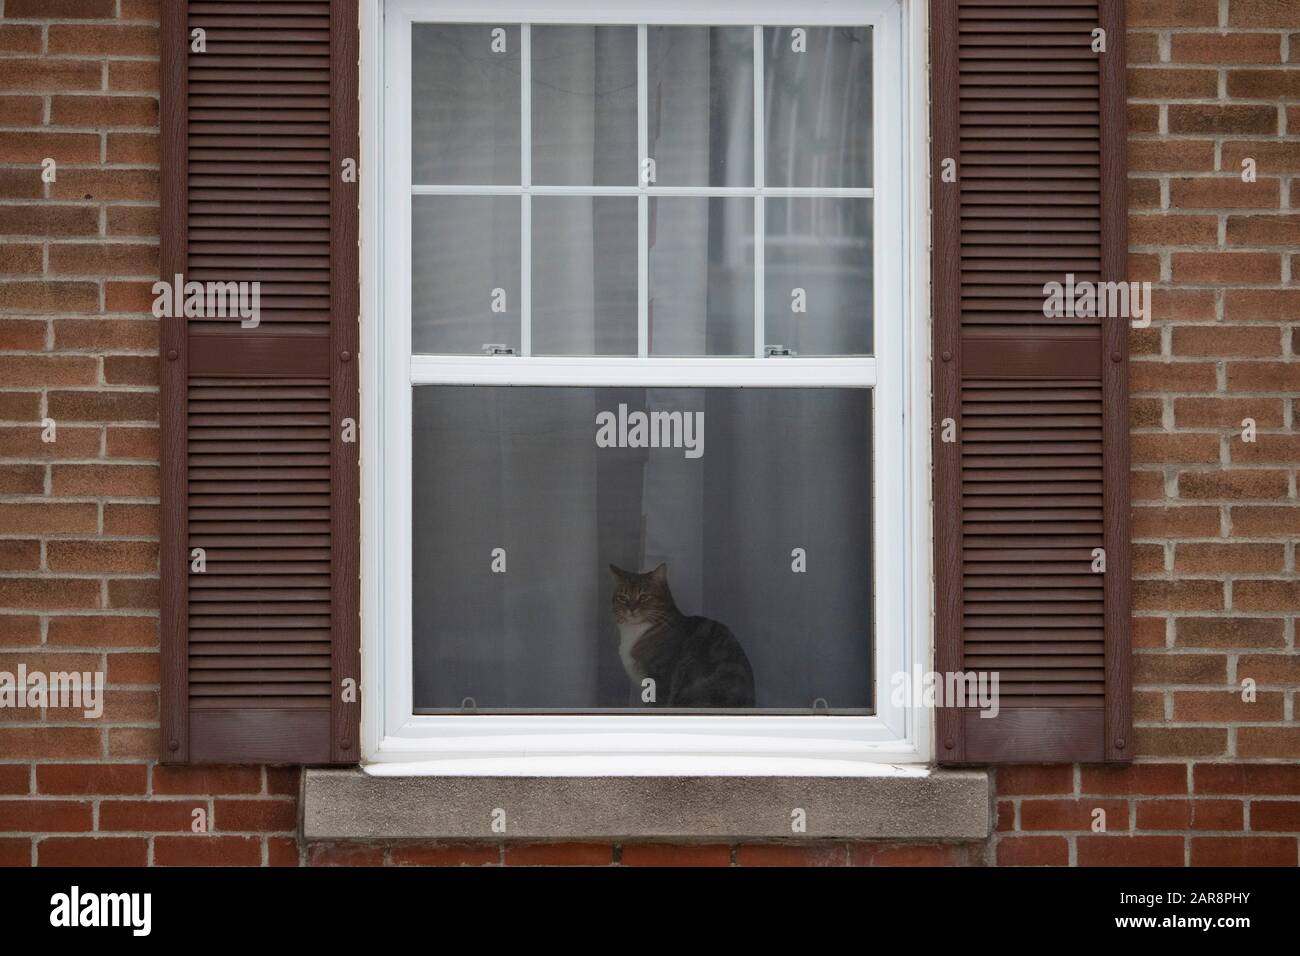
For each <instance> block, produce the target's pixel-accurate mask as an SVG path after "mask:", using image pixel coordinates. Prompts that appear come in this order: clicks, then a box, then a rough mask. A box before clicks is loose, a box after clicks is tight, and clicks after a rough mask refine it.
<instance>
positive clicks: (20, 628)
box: [0, 614, 41, 647]
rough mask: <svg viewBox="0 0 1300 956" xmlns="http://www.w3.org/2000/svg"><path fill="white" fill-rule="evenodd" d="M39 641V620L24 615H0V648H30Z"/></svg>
mask: <svg viewBox="0 0 1300 956" xmlns="http://www.w3.org/2000/svg"><path fill="white" fill-rule="evenodd" d="M40 641H41V619H40V618H38V617H34V616H28V615H25V614H24V615H18V614H0V647H30V646H31V645H33V644H39V643H40Z"/></svg>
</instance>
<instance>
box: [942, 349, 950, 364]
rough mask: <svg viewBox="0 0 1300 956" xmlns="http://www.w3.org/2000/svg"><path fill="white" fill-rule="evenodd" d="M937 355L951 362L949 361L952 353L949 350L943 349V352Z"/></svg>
mask: <svg viewBox="0 0 1300 956" xmlns="http://www.w3.org/2000/svg"><path fill="white" fill-rule="evenodd" d="M939 357H940V358H941V359H943V360H944V361H945V362H951V361H952V353H951V352H949V351H946V350H945V351H944V353H943V354H942V355H941V356H939Z"/></svg>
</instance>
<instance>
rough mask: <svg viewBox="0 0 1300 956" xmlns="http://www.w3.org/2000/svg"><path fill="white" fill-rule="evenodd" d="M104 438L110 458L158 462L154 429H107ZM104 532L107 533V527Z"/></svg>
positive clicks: (157, 435)
mask: <svg viewBox="0 0 1300 956" xmlns="http://www.w3.org/2000/svg"><path fill="white" fill-rule="evenodd" d="M104 438H105V447H106V449H107V453H108V457H110V458H118V459H124V458H142V459H145V460H147V461H157V460H158V447H159V445H158V442H159V433H158V429H156V428H109V429H106V430H105V432H104ZM105 524H106V525H107V521H106V522H105ZM104 530H105V531H106V532H107V531H108V528H107V526H106V527H105V529H104Z"/></svg>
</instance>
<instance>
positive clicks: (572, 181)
mask: <svg viewBox="0 0 1300 956" xmlns="http://www.w3.org/2000/svg"><path fill="white" fill-rule="evenodd" d="M532 64H533V80H532V100H533V161H532V162H533V182H534V183H539V184H545V185H551V186H632V185H635V184H636V177H637V171H636V170H637V155H636V83H637V80H636V27H590V26H535V27H533V29H532Z"/></svg>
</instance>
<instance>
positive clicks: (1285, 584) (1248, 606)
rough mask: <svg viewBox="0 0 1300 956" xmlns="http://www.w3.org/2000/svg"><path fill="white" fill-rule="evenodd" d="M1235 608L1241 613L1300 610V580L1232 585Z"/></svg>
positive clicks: (1245, 582)
mask: <svg viewBox="0 0 1300 956" xmlns="http://www.w3.org/2000/svg"><path fill="white" fill-rule="evenodd" d="M1232 604H1233V607H1235V608H1237V609H1238V610H1241V611H1288V612H1291V613H1295V611H1296V609H1297V608H1300V580H1297V579H1291V580H1289V581H1237V582H1235V583H1234V584H1233V585H1232Z"/></svg>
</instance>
